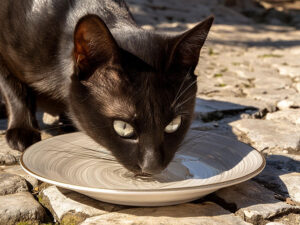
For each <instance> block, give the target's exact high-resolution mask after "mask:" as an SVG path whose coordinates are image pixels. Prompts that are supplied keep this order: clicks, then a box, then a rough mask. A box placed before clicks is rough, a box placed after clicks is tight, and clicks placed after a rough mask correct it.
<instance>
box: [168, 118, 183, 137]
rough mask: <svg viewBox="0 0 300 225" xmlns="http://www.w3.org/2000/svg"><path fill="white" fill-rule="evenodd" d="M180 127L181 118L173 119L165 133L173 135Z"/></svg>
mask: <svg viewBox="0 0 300 225" xmlns="http://www.w3.org/2000/svg"><path fill="white" fill-rule="evenodd" d="M180 125H181V116H177V117H175V119H173V120H172V121H171V123H169V124H168V126H166V128H165V132H166V133H174V132H175V131H176V130H178V128H179V127H180Z"/></svg>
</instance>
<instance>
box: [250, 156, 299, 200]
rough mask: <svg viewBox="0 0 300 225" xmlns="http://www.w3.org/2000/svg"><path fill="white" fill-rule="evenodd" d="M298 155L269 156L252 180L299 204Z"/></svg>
mask: <svg viewBox="0 0 300 225" xmlns="http://www.w3.org/2000/svg"><path fill="white" fill-rule="evenodd" d="M299 162H300V155H291V154H286V155H270V156H268V157H267V165H266V168H265V169H264V170H263V171H262V172H261V173H260V174H259V175H258V176H256V177H255V178H254V179H255V181H257V182H259V183H261V184H263V185H264V186H265V187H267V188H269V189H271V190H273V191H275V192H276V193H278V194H280V195H282V196H283V197H285V198H288V197H289V198H291V199H292V200H293V201H294V202H298V203H300V163H299Z"/></svg>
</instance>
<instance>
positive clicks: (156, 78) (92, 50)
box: [70, 15, 213, 174]
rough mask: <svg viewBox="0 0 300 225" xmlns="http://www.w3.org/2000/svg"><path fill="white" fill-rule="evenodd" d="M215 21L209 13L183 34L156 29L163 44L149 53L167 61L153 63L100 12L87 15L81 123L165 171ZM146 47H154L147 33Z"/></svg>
mask: <svg viewBox="0 0 300 225" xmlns="http://www.w3.org/2000/svg"><path fill="white" fill-rule="evenodd" d="M212 22H213V18H212V17H210V18H208V19H206V20H204V21H203V22H201V23H199V24H198V25H197V26H195V27H194V28H193V29H191V30H189V31H187V32H185V33H183V34H181V35H178V36H174V37H165V36H164V37H163V36H157V40H156V41H158V42H160V46H162V48H161V49H157V51H156V52H158V53H159V54H156V55H153V56H150V57H155V58H156V60H155V61H160V62H161V63H160V65H159V66H153V65H152V66H151V65H150V64H149V63H146V62H145V61H144V60H142V59H140V58H138V57H137V56H135V55H133V54H131V53H130V52H128V51H126V50H124V49H122V48H121V47H119V46H118V44H117V41H115V39H114V38H113V36H112V34H111V33H110V31H109V30H108V28H107V26H106V25H105V23H104V22H103V21H102V20H101V19H100V18H99V17H97V16H94V15H89V16H86V17H84V18H82V19H81V20H80V21H79V22H78V24H77V26H76V29H75V33H74V59H75V64H76V68H75V74H74V75H73V77H72V85H71V90H70V106H71V108H70V112H71V115H72V117H73V119H74V121H75V123H76V125H77V126H78V127H79V128H80V129H81V130H83V131H85V132H86V133H87V134H88V135H89V136H90V137H92V138H93V139H94V140H95V141H97V142H98V143H100V144H101V145H102V146H105V147H106V148H107V149H109V150H110V151H111V152H112V153H113V155H114V156H115V157H116V159H117V160H118V161H119V162H120V163H121V164H122V165H124V166H125V167H126V168H127V169H128V170H131V171H133V172H134V173H137V174H139V173H147V174H155V173H159V172H161V171H162V170H163V169H164V168H165V167H166V166H167V165H168V164H169V162H170V161H171V160H172V158H173V156H174V154H175V152H176V151H177V150H178V148H179V146H180V144H181V142H182V140H183V138H184V136H185V134H186V132H187V130H188V128H189V125H190V122H191V120H192V117H193V110H194V104H195V97H196V91H197V84H196V83H197V82H196V80H197V79H196V76H195V75H194V69H195V67H196V65H197V63H198V58H199V53H200V49H201V47H202V46H203V44H204V41H205V39H206V37H207V34H208V31H209V29H210V27H211V24H212ZM152 41H153V40H152ZM144 48H145V51H146V48H151V46H147V40H145V47H144ZM140 51H143V49H140ZM157 59H158V60H157Z"/></svg>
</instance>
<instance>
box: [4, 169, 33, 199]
mask: <svg viewBox="0 0 300 225" xmlns="http://www.w3.org/2000/svg"><path fill="white" fill-rule="evenodd" d="M24 191H28V186H27V184H26V180H25V179H24V178H23V177H20V176H18V175H14V174H9V173H1V172H0V195H7V194H14V193H17V192H24Z"/></svg>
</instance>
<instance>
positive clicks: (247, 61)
mask: <svg viewBox="0 0 300 225" xmlns="http://www.w3.org/2000/svg"><path fill="white" fill-rule="evenodd" d="M128 2H129V5H130V9H131V11H132V13H133V16H134V17H135V18H136V20H137V22H138V23H139V24H140V25H142V26H143V27H144V28H145V29H149V30H157V31H164V32H170V33H176V32H181V31H184V30H186V29H188V28H191V27H193V26H194V25H195V24H196V22H197V21H200V20H201V19H203V18H205V17H206V16H209V15H211V14H214V15H215V16H216V22H215V25H214V26H213V28H212V32H211V34H210V35H209V38H208V42H207V44H206V46H205V48H204V49H203V51H202V54H201V57H200V61H199V65H198V67H197V69H196V74H197V75H198V100H197V106H196V109H195V121H194V123H193V124H192V129H198V130H205V131H210V132H217V133H221V134H224V135H227V136H230V137H232V138H236V139H239V140H240V141H243V142H246V143H248V144H250V145H252V146H253V147H255V148H256V149H258V150H259V151H261V152H262V153H263V154H264V155H265V157H266V160H267V166H266V168H265V170H264V171H263V172H262V173H261V174H260V175H258V176H257V177H255V178H253V179H252V180H250V181H247V182H244V183H242V184H239V185H235V186H233V187H228V188H225V189H222V190H219V191H217V192H216V193H213V194H211V195H209V196H207V197H205V198H204V199H200V200H197V201H195V202H192V203H188V204H181V205H177V206H170V207H156V208H155V207H154V208H129V207H125V206H118V205H112V204H108V203H102V202H98V201H95V200H93V199H90V198H88V197H86V196H83V195H81V194H78V193H75V192H72V191H68V190H64V189H60V188H56V187H54V186H49V185H47V184H42V183H40V182H39V181H37V180H36V179H35V178H33V177H30V176H29V175H27V174H25V173H24V172H23V171H22V169H21V168H20V166H19V165H18V159H19V157H20V153H19V152H17V151H13V150H11V149H9V148H8V146H7V144H6V143H5V140H4V132H5V127H6V120H5V119H3V120H1V121H0V129H1V131H2V132H1V135H0V224H5V225H7V224H18V223H19V222H20V221H23V222H24V223H19V224H40V223H50V224H51V223H55V222H56V223H61V224H79V223H82V224H205V225H210V224H263V225H264V224H268V225H295V224H299V223H300V61H299V59H300V30H297V28H296V27H292V26H283V25H282V24H281V23H280V22H278V21H275V22H274V20H272V21H273V24H277V25H266V24H257V23H255V22H254V21H253V19H249V18H247V17H245V16H243V15H242V14H240V13H239V11H238V10H235V9H233V8H227V7H225V6H224V5H222V4H218V2H221V1H218V0H211V1H209V0H202V1H199V0H187V1H176V0H164V1H161V0H160V1H159V0H128ZM293 21H297V18H295V19H294V20H293ZM299 21H300V19H299ZM295 23H296V22H295ZM40 120H42V119H41V118H40ZM44 120H47V123H51V122H53V121H51V118H50V117H48V118H44ZM44 127H47V126H44ZM47 131H49V130H47V129H45V131H44V132H43V138H48V137H50V136H52V134H53V133H55V132H52V134H49V132H47ZM56 133H59V132H56ZM54 221H55V222H54Z"/></svg>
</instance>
